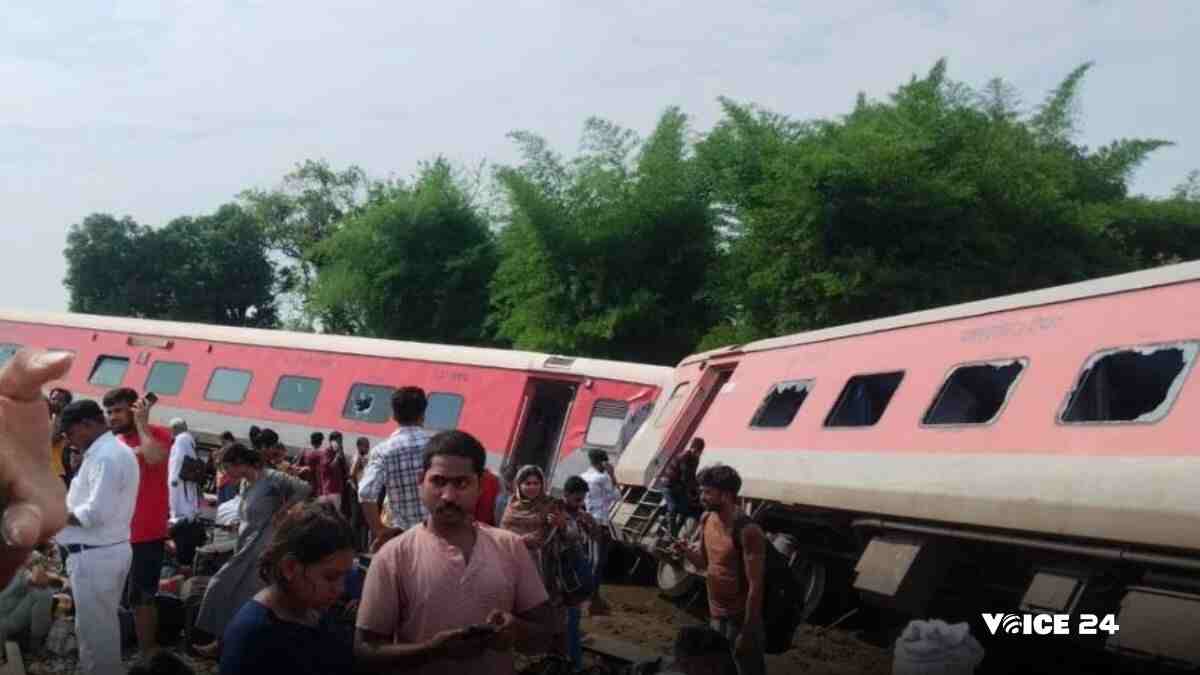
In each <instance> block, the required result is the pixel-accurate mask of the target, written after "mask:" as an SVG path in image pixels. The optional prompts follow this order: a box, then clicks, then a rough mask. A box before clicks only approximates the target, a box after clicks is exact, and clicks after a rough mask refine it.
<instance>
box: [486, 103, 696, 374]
mask: <svg viewBox="0 0 1200 675" xmlns="http://www.w3.org/2000/svg"><path fill="white" fill-rule="evenodd" d="M687 133H688V124H687V117H686V116H685V115H683V114H682V113H681V112H679V111H678V110H676V109H669V110H668V111H667V112H666V113H664V114H663V116H662V118H661V119H660V120H659V122H658V125H657V127H656V128H655V129H654V131H653V132H652V133H651V134H650V136H649V137H648V138H646V139H645V140H641V139H638V138H637V136H636V135H635V134H634V133H633V132H631V131H629V130H626V129H623V128H621V127H619V126H617V125H614V124H612V123H610V122H607V121H604V120H599V119H591V120H588V122H587V123H586V125H585V127H584V133H583V142H582V144H581V146H582V150H581V152H580V154H579V156H577V157H575V158H574V159H572V160H570V161H567V160H564V159H563V158H562V157H560V156H559V155H557V154H556V153H554V152H553V151H551V150H550V149H549V147H548V146H547V144H546V143H545V141H544V140H543V139H542V138H541V137H539V136H537V135H535V134H531V133H527V132H521V133H515V134H513V135H512V138H513V140H514V141H516V143H517V145H518V147H519V148H520V150H521V154H522V156H523V158H524V162H523V163H521V164H520V165H519V166H516V167H504V168H501V169H500V170H499V171H498V172H497V179H498V180H499V182H500V184H501V185H502V187H503V189H504V191H505V194H506V195H507V197H508V201H509V204H510V206H511V213H510V215H509V222H508V223H507V225H506V227H505V228H504V229H503V231H502V232H501V234H500V253H501V259H500V266H499V269H498V270H497V273H496V277H495V280H494V282H493V285H492V288H493V294H494V297H493V309H494V313H493V316H492V321H493V325H494V327H495V330H496V332H497V334H498V336H499V337H501V338H503V339H505V340H508V341H511V342H512V344H514V345H515V346H517V347H520V348H526V349H536V350H542V351H553V352H561V353H569V354H587V355H593V356H604V357H613V358H621V359H627V360H634V361H650V362H659V363H669V362H671V361H674V360H676V359H677V358H678V357H679V356H680V355H681V354H683V353H686V352H687V351H688V350H689V349H690V348H691V347H692V346H694V345H695V343H696V341H697V340H698V339H699V338H700V336H701V335H703V333H704V331H705V330H707V327H708V325H709V321H710V315H711V313H712V307H711V303H710V302H709V299H708V298H707V297H706V296H705V295H704V293H703V291H704V287H705V279H706V278H707V274H708V271H709V267H710V264H711V262H712V260H713V258H714V255H715V248H714V244H715V232H714V222H715V218H714V211H713V209H712V207H711V205H710V198H709V194H708V190H707V187H706V181H705V178H704V175H703V174H702V172H701V171H700V170H699V169H700V167H699V165H698V164H697V163H696V161H695V160H694V158H693V157H692V156H691V153H690V151H689V147H688V141H687Z"/></svg>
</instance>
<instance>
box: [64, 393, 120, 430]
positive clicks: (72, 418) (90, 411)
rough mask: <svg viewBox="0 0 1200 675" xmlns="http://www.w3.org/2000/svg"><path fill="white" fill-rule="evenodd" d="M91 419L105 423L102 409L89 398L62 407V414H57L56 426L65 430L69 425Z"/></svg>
mask: <svg viewBox="0 0 1200 675" xmlns="http://www.w3.org/2000/svg"><path fill="white" fill-rule="evenodd" d="M88 420H91V421H93V422H99V423H101V424H107V423H108V422H107V421H106V420H105V419H104V411H103V410H101V409H100V405H99V404H97V403H96V402H95V401H92V400H90V399H83V400H80V401H75V402H74V403H71V404H68V405H67V406H65V407H63V411H62V414H61V415H59V416H58V428H59V430H60V431H64V432H65V431H66V430H67V429H70V428H71V427H73V426H75V425H76V424H79V423H80V422H85V421H88Z"/></svg>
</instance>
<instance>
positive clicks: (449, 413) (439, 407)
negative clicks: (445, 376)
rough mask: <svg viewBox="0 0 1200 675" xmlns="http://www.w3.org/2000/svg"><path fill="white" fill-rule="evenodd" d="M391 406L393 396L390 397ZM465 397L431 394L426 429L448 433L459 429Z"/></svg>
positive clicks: (426, 410) (438, 393)
mask: <svg viewBox="0 0 1200 675" xmlns="http://www.w3.org/2000/svg"><path fill="white" fill-rule="evenodd" d="M388 403H389V406H390V404H391V396H388ZM462 409H463V397H462V396H459V395H458V394H443V393H441V392H437V391H434V392H430V394H429V405H428V406H427V407H426V408H425V428H427V429H437V430H438V431H446V430H449V429H457V428H458V416H459V415H461V414H462Z"/></svg>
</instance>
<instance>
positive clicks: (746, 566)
mask: <svg viewBox="0 0 1200 675" xmlns="http://www.w3.org/2000/svg"><path fill="white" fill-rule="evenodd" d="M68 359H69V357H67V356H60V355H41V356H33V355H30V354H28V353H21V354H18V356H17V357H16V358H14V359H13V360H12V361H10V363H9V364H8V365H7V366H6V367H5V368H4V369H3V371H0V434H5V435H4V436H0V448H3V450H2V454H0V479H2V481H3V482H0V498H5V497H7V500H8V501H7V503H2V505H3V507H4V510H3V534H4V545H3V547H0V587H4V588H5V590H4V592H3V593H2V594H0V608H6V609H7V608H8V607H12V608H13V609H12V610H10V611H5V612H3V613H4V615H5V616H6V617H7V616H12V617H16V619H14V621H12V622H10V623H12V624H13V625H9V623H0V638H2V637H3V634H17V633H18V632H20V631H24V634H25V635H26V637H27V639H29V640H30V641H32V642H36V641H37V640H39V639H41V638H43V637H44V634H45V621H44V620H42V619H38V618H33V619H29V620H25V619H23V618H22V617H26V616H36V617H44V616H46V613H45V611H44V610H45V608H46V606H47V604H48V603H49V604H53V603H54V602H55V598H60V597H62V595H63V594H62V591H63V590H64V589H66V590H68V591H69V603H68V604H71V605H72V606H73V609H74V615H75V622H74V625H75V633H76V638H77V640H78V647H79V661H80V667H81V670H82V672H84V673H99V674H105V675H107V674H108V673H121V672H125V666H124V665H123V663H124V662H123V659H122V652H121V643H122V641H121V627H120V623H119V614H120V611H121V608H122V607H125V608H127V609H128V610H130V611H131V613H132V616H133V623H134V628H135V633H136V641H137V645H138V651H139V653H140V656H141V657H142V658H141V659H140V663H139V664H138V665H137V666H136V667H135V670H136V671H138V672H162V673H165V672H185V671H184V670H180V669H181V668H182V669H186V667H187V666H186V664H184V663H182V662H181V661H178V660H177V659H173V658H172V657H171V656H169V653H168V652H166V651H164V650H162V649H160V648H159V645H157V643H156V635H157V627H158V626H157V622H158V617H157V616H156V611H155V604H154V598H155V595H156V594H157V592H158V590H159V587H160V582H161V578H162V576H163V569H164V565H165V564H166V561H167V560H168V559H169V560H170V561H171V566H172V567H174V568H176V569H177V570H178V571H180V572H182V573H183V574H184V575H185V576H186V575H187V574H189V573H190V572H191V571H192V569H191V566H192V563H193V561H194V559H195V557H196V552H197V549H200V548H203V546H204V544H205V542H206V541H207V530H208V527H207V526H206V523H205V521H204V519H203V518H202V517H201V513H202V509H201V503H202V502H201V500H202V499H203V494H204V488H205V487H209V488H210V489H212V490H213V491H214V492H215V495H216V501H217V502H219V503H220V504H221V505H225V506H228V505H230V503H231V502H234V501H235V500H236V502H237V503H236V509H237V517H236V520H237V538H236V543H235V545H234V548H233V552H232V555H231V556H230V557H229V559H228V560H227V561H226V562H225V563H224V564H223V565H222V566H221V567H220V569H219V571H217V572H216V574H215V575H214V576H213V577H212V578H211V579H210V580H209V581H208V584H207V587H206V590H205V592H204V596H203V600H202V602H201V605H200V608H199V613H198V615H197V617H196V619H195V627H196V628H197V629H198V630H199V631H203V632H204V633H207V634H208V635H209V636H211V638H212V640H211V641H210V642H207V643H200V644H195V645H189V646H190V647H192V648H194V650H195V653H196V654H199V655H202V656H208V657H211V658H214V659H218V661H219V669H220V672H221V673H223V674H227V675H235V674H240V673H257V672H288V673H296V674H300V675H302V674H304V673H313V674H317V673H342V672H396V671H403V672H415V673H423V674H437V673H456V674H457V673H512V672H514V660H513V656H512V654H513V652H514V650H516V651H520V652H524V653H539V654H540V653H552V654H558V655H560V658H561V659H563V660H565V661H566V662H567V663H569V664H570V667H571V668H573V669H574V670H577V671H578V670H579V669H581V668H582V665H583V654H582V651H583V649H582V645H583V636H582V635H581V630H580V621H581V617H582V614H583V612H584V611H585V609H587V610H588V611H590V612H591V613H593V614H602V613H605V612H606V611H607V608H606V606H605V605H606V603H605V602H604V601H603V599H602V598H601V597H600V595H599V588H600V583H599V581H600V579H601V578H602V575H603V569H604V566H605V564H606V559H607V555H608V549H609V543H610V542H609V536H610V535H609V528H608V517H609V513H610V511H611V509H612V507H613V505H614V504H615V502H616V501H617V500H618V492H617V485H616V479H615V476H614V475H613V471H612V467H611V465H610V464H609V458H608V455H607V453H606V452H604V451H603V450H591V451H590V452H589V462H590V468H589V469H588V470H587V471H585V472H583V473H582V474H581V475H579V476H572V477H570V478H569V479H568V480H567V481H566V483H565V485H564V487H563V494H562V496H561V497H555V496H553V495H551V494H550V486H549V484H548V482H547V478H546V476H545V475H544V474H543V472H542V470H541V469H540V468H538V467H536V466H525V467H516V466H507V467H505V468H504V469H502V470H501V471H500V475H499V476H497V475H496V474H494V473H492V472H491V471H490V470H489V469H488V468H487V453H486V452H485V450H484V448H483V446H482V445H481V444H480V442H479V441H478V440H477V439H476V438H475V437H473V436H472V435H471V434H469V433H466V432H464V431H443V432H440V433H436V434H433V433H431V432H429V431H427V430H426V429H425V428H424V416H425V409H426V406H427V398H426V396H425V393H424V392H423V391H422V390H421V389H420V388H418V387H401V388H400V389H398V390H396V392H395V394H394V396H393V398H392V412H393V419H394V420H395V422H396V425H397V426H396V429H395V431H394V432H393V433H392V434H391V435H390V436H389V437H388V438H387V439H386V440H384V441H383V442H382V443H379V444H377V445H375V446H374V447H371V446H370V442H369V441H368V440H367V439H366V438H359V439H357V441H356V443H355V451H354V453H353V454H352V457H351V458H347V456H346V453H345V452H344V450H343V447H342V434H341V433H340V432H337V431H333V432H331V433H330V434H329V436H328V441H327V442H326V437H325V435H324V434H323V433H321V432H315V433H313V434H312V438H311V448H310V449H309V450H307V451H305V452H304V453H302V454H301V455H299V456H298V457H296V458H295V461H292V460H291V459H289V457H288V453H287V449H286V447H285V446H284V445H283V443H282V442H281V441H280V438H279V436H278V434H277V433H276V432H274V431H273V430H271V429H259V428H252V429H251V430H250V433H249V440H250V442H249V444H244V443H242V442H239V441H238V440H237V439H236V437H235V436H234V434H232V433H230V432H226V433H225V434H223V435H222V437H221V446H220V447H219V448H218V449H217V450H215V451H214V452H213V453H211V455H210V457H209V465H208V466H207V467H205V463H204V461H202V460H201V459H200V458H199V457H198V456H197V451H196V439H195V438H194V437H193V435H192V434H191V432H190V431H189V429H188V425H187V423H186V421H185V420H182V419H175V420H172V421H171V422H170V424H169V426H170V428H169V429H168V428H165V427H159V426H157V425H153V424H151V423H150V421H149V419H150V411H151V407H152V405H153V403H154V399H153V396H146V397H141V396H139V395H138V393H137V392H136V391H134V390H132V389H128V388H120V389H115V390H112V391H110V392H108V393H107V394H106V395H105V396H104V397H103V399H102V401H101V402H100V403H97V402H95V401H92V400H78V401H75V400H72V399H73V397H72V395H71V393H70V392H69V391H66V390H63V389H55V390H53V391H51V392H50V394H49V396H48V397H46V398H45V399H43V398H42V396H41V391H40V387H41V385H42V384H43V383H44V382H47V381H53V380H54V379H57V377H60V376H61V374H62V372H63V371H64V370H65V368H64V366H63V364H64V362H66V361H67V360H68ZM34 392H36V395H35V393H34ZM47 403H48V405H49V410H50V415H49V417H50V421H49V423H48V422H47V416H46V405H47ZM39 407H40V410H41V412H40V414H39V415H33V414H31V413H32V412H33V411H36V410H37V409H38V408H39ZM51 430H53V433H51ZM51 438H52V439H53V440H52V443H51V444H50V448H51V450H50V457H49V461H47V459H46V455H45V453H46V447H47V444H46V439H51ZM38 446H40V448H41V452H40V453H36V452H33V451H32V450H31V448H34V447H38ZM701 449H702V446H701ZM693 450H694V448H693ZM695 459H698V451H697V452H695ZM22 460H24V462H25V464H22V463H21V462H22ZM680 466H681V468H680V470H679V471H676V473H674V474H671V475H672V476H673V478H672V479H671V480H674V481H683V480H692V481H694V482H696V484H697V485H698V494H699V500H700V502H701V504H702V506H703V508H704V510H705V511H706V512H707V513H709V514H711V515H713V516H715V517H712V518H709V517H706V518H705V519H704V522H703V524H702V526H701V530H702V536H701V537H700V539H699V542H698V543H696V544H692V545H688V544H684V543H680V544H678V554H679V555H681V556H684V557H687V558H688V559H690V560H691V561H692V562H693V563H694V564H695V565H696V566H697V567H701V568H704V569H706V570H707V573H708V589H709V602H710V606H711V607H712V608H713V625H712V627H711V628H705V629H704V631H705V632H702V633H696V631H695V630H690V631H685V633H683V634H681V635H680V640H679V642H678V643H677V645H676V647H677V649H676V652H677V654H676V656H677V658H676V668H677V670H679V672H687V673H698V672H732V671H731V670H729V669H731V668H736V671H737V672H739V673H742V674H743V675H745V674H747V673H760V672H763V671H764V668H763V666H762V639H761V632H762V622H761V618H757V619H756V618H755V617H756V616H758V617H761V606H762V605H761V603H762V593H761V586H762V546H763V534H762V531H761V529H758V528H757V526H753V525H751V526H750V527H743V526H742V524H741V523H740V521H737V518H736V506H735V504H736V499H737V490H738V487H739V486H740V480H739V479H737V475H736V472H734V471H733V470H732V469H729V468H728V467H716V468H715V469H712V468H710V469H708V470H706V471H704V472H700V474H699V476H698V477H697V475H696V471H695V466H694V464H693V463H691V459H688V460H686V463H684V464H681V465H680ZM28 467H36V469H37V470H36V471H31V470H30V469H29V468H28ZM206 468H207V471H206ZM47 475H52V476H54V477H55V480H58V481H61V482H60V483H59V484H58V487H57V494H58V495H60V497H59V503H57V504H56V503H55V500H54V498H53V496H52V495H54V494H55V491H54V488H53V486H52V485H49V484H48V483H47V482H46V476H47ZM63 486H65V487H66V494H65V498H64V497H62V496H61V495H62V491H63ZM684 492H686V489H685V490H684ZM678 494H683V493H678ZM47 495H51V496H50V497H47ZM684 501H687V498H686V496H684V497H681V499H680V500H679V502H678V503H680V504H682V503H683V502H684ZM688 503H690V502H688ZM678 510H680V509H673V513H674V512H675V511H678ZM673 531H677V530H676V529H674V528H673ZM51 537H52V538H53V542H54V544H55V545H56V547H54V548H46V547H44V546H43V548H42V550H48V551H49V552H50V553H51V554H52V555H61V556H63V557H64V558H65V563H66V565H65V567H66V572H67V575H66V576H67V578H66V579H62V578H53V577H52V575H48V574H47V573H46V572H45V569H44V565H42V564H41V562H40V560H41V559H40V556H39V557H36V558H33V559H30V560H26V556H25V555H24V553H23V552H25V551H27V550H28V549H31V548H33V547H34V546H35V545H38V544H43V543H44V542H45V541H47V540H48V539H50V538H51ZM735 539H736V541H735ZM363 559H368V560H369V565H366V566H365V567H366V570H365V578H361V577H362V567H363V565H362V564H361V563H360V561H361V560H363ZM356 575H357V576H358V577H359V580H358V584H357V585H356V584H355V583H354V581H353V580H354V579H355V578H356ZM10 578H11V579H12V581H11V582H10ZM347 617H349V621H347ZM713 645H725V647H724V654H725V656H726V657H727V658H726V659H725V660H726V661H728V663H725V661H722V660H721V659H719V658H715V657H714V654H715V653H716V652H715V651H714V649H715V648H714V647H713ZM716 651H719V650H716ZM689 663H690V664H692V665H690V666H689V665H688V664H689ZM735 663H736V665H735ZM714 668H715V669H714Z"/></svg>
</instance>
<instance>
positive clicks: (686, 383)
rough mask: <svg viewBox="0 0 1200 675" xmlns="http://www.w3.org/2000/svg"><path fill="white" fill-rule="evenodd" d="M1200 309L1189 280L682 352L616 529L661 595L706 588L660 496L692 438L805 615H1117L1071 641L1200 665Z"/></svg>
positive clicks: (631, 451) (1132, 277) (1095, 289)
mask: <svg viewBox="0 0 1200 675" xmlns="http://www.w3.org/2000/svg"><path fill="white" fill-rule="evenodd" d="M1198 292H1200V263H1186V264H1181V265H1173V266H1168V267H1162V268H1158V269H1154V270H1149V271H1145V272H1138V273H1134V274H1127V275H1121V276H1116V277H1110V278H1105V279H1099V280H1095V281H1091V282H1086V283H1081V284H1073V285H1069V286H1062V287H1058V288H1052V289H1047V290H1043V291H1036V292H1032V293H1024V294H1019V295H1014V296H1008V297H1003V298H996V299H992V300H986V301H981V302H973V303H969V304H964V305H958V306H954V307H947V308H942V309H936V310H930V311H924V312H918V313H914V314H909V315H905V316H899V317H894V318H889V319H882V320H875V321H868V322H864V323H859V324H854V325H849V326H843V327H838V328H830V329H826V330H820V331H815V332H811V333H804V334H799V335H791V336H787V337H779V338H774V339H769V340H762V341H759V342H754V343H750V344H745V345H738V346H732V347H728V348H725V349H721V350H717V351H712V352H708V353H704V354H697V355H694V356H689V357H687V358H686V359H684V360H683V361H682V362H681V363H680V364H679V366H678V367H677V368H676V370H675V375H674V380H673V382H672V384H671V386H670V387H669V388H667V389H665V390H664V392H663V394H662V396H661V402H660V404H659V405H658V409H657V410H656V411H655V413H654V414H653V415H652V416H651V419H650V421H648V422H647V423H646V424H644V425H643V426H642V428H641V429H640V431H639V432H638V434H637V435H636V436H635V437H634V438H633V440H632V441H631V443H630V444H629V447H628V448H627V449H626V451H625V453H624V455H623V456H622V457H621V461H620V463H619V464H618V465H617V477H618V479H619V480H621V482H622V483H625V484H628V485H632V486H638V487H635V488H632V489H629V490H628V491H627V493H626V496H625V503H623V504H622V505H620V506H619V507H618V509H617V510H616V512H615V518H614V524H615V525H616V526H618V527H620V528H621V533H622V536H623V538H624V539H625V540H626V541H627V542H629V543H631V544H635V545H638V546H640V547H642V548H644V549H646V550H649V551H657V552H658V554H659V559H660V567H659V573H660V585H661V586H662V587H663V588H664V590H667V591H670V592H674V591H678V590H679V589H683V588H686V587H687V585H688V584H689V583H691V581H692V580H694V577H693V576H689V571H690V572H695V570H687V569H684V568H681V567H679V566H677V564H676V563H675V562H673V560H672V559H671V558H669V557H667V556H665V555H663V549H662V546H661V544H662V541H661V539H659V537H658V536H657V534H656V532H657V527H656V526H655V524H654V521H655V519H656V515H657V511H658V509H659V506H658V501H659V500H658V495H657V493H656V490H655V489H654V487H655V486H656V481H657V480H658V476H659V472H660V471H661V470H662V469H663V467H664V466H665V463H666V460H667V459H668V458H669V457H670V456H671V455H672V454H673V453H675V452H678V451H680V450H681V449H682V448H684V447H685V446H686V445H687V444H688V442H689V441H690V439H691V438H693V437H695V436H699V437H702V438H704V440H705V441H706V444H707V450H706V451H705V453H704V459H703V461H702V464H712V463H715V462H721V463H724V464H727V465H730V466H733V467H734V468H736V469H738V471H739V472H740V474H741V475H742V477H743V480H744V487H743V491H742V494H743V496H744V497H746V498H747V500H746V501H747V508H748V509H749V510H751V511H752V512H753V513H754V515H756V516H757V517H758V519H759V520H760V522H762V523H763V524H764V526H765V528H766V529H767V531H768V532H770V533H773V534H774V535H776V536H775V537H774V542H775V543H776V545H777V547H779V548H781V549H784V550H786V551H788V552H790V553H795V554H796V556H795V558H794V560H795V568H794V571H795V575H796V579H797V582H798V583H799V584H801V586H802V589H803V590H804V597H805V601H804V606H803V607H802V608H800V609H801V611H800V612H799V613H798V616H800V617H807V616H809V615H810V614H811V612H813V611H814V610H816V609H817V608H818V607H819V606H820V605H821V603H822V600H823V599H828V597H829V596H830V595H831V594H834V595H836V594H837V593H838V592H840V591H846V592H847V594H849V591H850V589H851V588H853V589H854V590H855V591H856V592H857V594H858V595H859V596H860V597H861V598H862V599H865V600H866V601H868V602H872V603H875V604H878V605H883V606H885V607H888V608H892V609H895V610H902V611H905V612H907V613H910V614H915V615H919V616H928V615H929V614H928V613H929V612H938V613H936V614H934V615H937V616H946V617H949V616H955V617H964V618H974V620H975V621H976V622H978V621H979V619H980V613H981V612H1025V613H1037V612H1051V613H1061V614H1074V615H1081V614H1095V615H1097V616H1104V615H1106V614H1109V613H1116V614H1119V616H1118V620H1117V621H1112V622H1110V624H1109V625H1110V626H1119V632H1118V631H1111V630H1110V631H1108V632H1105V631H1103V630H1101V631H1098V632H1097V631H1093V635H1092V636H1091V637H1088V636H1083V637H1080V639H1081V640H1084V641H1091V642H1093V643H1095V644H1096V645H1097V646H1104V645H1107V647H1108V648H1109V649H1114V650H1121V651H1123V652H1132V653H1140V654H1146V655H1152V656H1155V657H1160V658H1167V659H1173V660H1177V661H1181V662H1185V663H1189V664H1192V665H1200V643H1198V642H1197V641H1196V640H1195V639H1194V637H1193V633H1194V627H1195V625H1197V623H1200V444H1197V441H1196V439H1197V432H1196V428H1195V427H1194V426H1193V425H1194V424H1195V423H1196V420H1197V419H1198V418H1200V379H1198V376H1197V375H1196V374H1195V373H1194V372H1193V370H1194V369H1195V368H1194V366H1195V361H1196V356H1197V352H1198V351H1200V310H1198V309H1197V303H1196V298H1197V297H1198V296H1200V294H1198ZM951 599H953V600H955V601H956V602H957V603H958V604H957V605H950V604H948V603H950V601H951Z"/></svg>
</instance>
